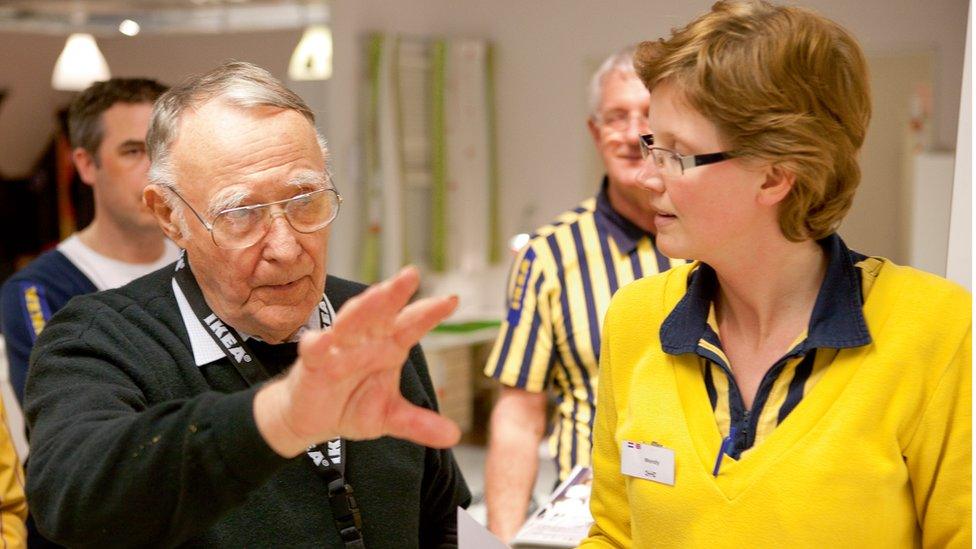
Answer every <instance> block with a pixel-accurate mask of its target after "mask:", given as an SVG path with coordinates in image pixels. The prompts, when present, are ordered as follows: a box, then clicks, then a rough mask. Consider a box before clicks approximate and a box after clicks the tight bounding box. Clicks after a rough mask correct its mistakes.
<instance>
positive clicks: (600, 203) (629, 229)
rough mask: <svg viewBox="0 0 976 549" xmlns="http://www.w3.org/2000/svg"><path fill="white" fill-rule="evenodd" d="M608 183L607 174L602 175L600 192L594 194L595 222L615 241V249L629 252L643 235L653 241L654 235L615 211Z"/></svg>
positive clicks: (625, 252) (635, 247) (635, 246)
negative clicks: (611, 203)
mask: <svg viewBox="0 0 976 549" xmlns="http://www.w3.org/2000/svg"><path fill="white" fill-rule="evenodd" d="M609 184H610V182H609V180H608V179H607V176H603V183H602V184H601V185H600V194H598V195H597V196H596V222H597V224H598V225H600V226H601V227H603V228H605V229H606V230H607V232H609V233H610V236H612V237H613V241H614V242H616V243H617V249H618V250H620V252H621V253H624V254H630V253H631V252H633V251H634V250H635V249H637V244H638V243H639V242H640V240H641V239H642V238H644V237H645V236H646V237H648V238H650V239H651V242H652V243H653V242H654V235H653V234H651V233H649V232H647V231H645V230H644V229H641V228H640V227H638V226H637V225H634V224H633V223H631V222H630V220H629V219H627V218H626V217H624V216H622V215H620V214H619V213H617V211H616V210H614V209H613V206H611V205H610V195H608V194H607V186H608V185H609Z"/></svg>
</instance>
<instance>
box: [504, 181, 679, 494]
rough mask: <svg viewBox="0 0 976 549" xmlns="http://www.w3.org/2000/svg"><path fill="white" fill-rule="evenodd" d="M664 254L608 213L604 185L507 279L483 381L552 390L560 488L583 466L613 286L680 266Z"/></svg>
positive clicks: (523, 254)
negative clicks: (502, 309)
mask: <svg viewBox="0 0 976 549" xmlns="http://www.w3.org/2000/svg"><path fill="white" fill-rule="evenodd" d="M683 263H684V261H683V260H672V259H668V258H667V257H665V256H663V255H662V254H661V253H660V252H658V251H657V248H656V247H655V246H654V238H653V235H651V234H649V233H646V232H644V231H643V230H641V229H640V228H638V227H637V226H635V225H634V224H632V223H631V222H629V221H628V220H627V219H625V218H624V217H622V216H621V215H620V214H618V213H617V212H616V211H614V210H613V209H612V208H611V207H610V201H609V198H608V197H607V191H606V181H604V185H603V189H602V190H601V191H600V193H599V194H598V195H597V196H596V197H594V198H589V199H587V200H585V201H583V202H582V203H581V204H580V205H579V206H578V207H577V208H575V209H573V210H570V211H567V212H565V213H563V214H561V215H560V216H558V217H557V218H556V220H555V221H554V222H553V223H551V224H549V225H546V226H544V227H541V228H540V229H539V230H537V231H536V232H535V234H533V235H532V238H531V239H530V241H529V243H528V244H526V246H525V247H524V248H523V249H522V250H521V251H520V252H519V254H518V256H517V257H516V259H515V262H514V264H513V266H512V271H511V275H510V277H509V281H508V314H507V315H506V317H505V319H504V321H503V322H502V327H501V331H500V333H499V335H498V339H497V341H496V342H495V346H494V348H493V349H492V353H491V356H490V357H489V359H488V363H487V365H486V366H485V374H486V375H488V376H490V377H493V378H495V379H498V380H499V381H500V382H501V383H503V384H504V385H507V386H510V387H516V388H520V389H525V390H527V391H531V392H535V393H538V392H543V391H547V390H550V389H551V390H552V391H553V393H554V394H555V397H556V417H555V418H554V421H553V425H552V430H551V433H550V436H549V448H550V452H551V453H552V455H553V456H555V460H556V465H557V468H558V470H559V478H560V480H563V479H565V477H566V475H567V474H568V473H569V471H570V470H572V468H573V466H574V465H577V464H580V465H589V463H590V446H591V440H592V439H591V433H592V430H593V414H594V405H595V400H596V383H597V367H598V365H599V361H600V329H601V327H602V325H603V316H604V314H605V313H606V311H607V307H608V306H609V305H610V298H611V296H613V294H614V292H616V291H617V288H620V287H623V286H624V285H626V284H628V283H630V282H632V281H633V280H636V279H638V278H641V277H643V276H647V275H652V274H657V273H659V272H661V271H664V270H666V269H668V268H670V267H671V266H672V265H677V264H683Z"/></svg>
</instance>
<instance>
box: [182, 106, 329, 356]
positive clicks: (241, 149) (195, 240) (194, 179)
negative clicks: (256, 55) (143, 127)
mask: <svg viewBox="0 0 976 549" xmlns="http://www.w3.org/2000/svg"><path fill="white" fill-rule="evenodd" d="M172 164H173V167H174V171H175V174H174V175H175V178H176V181H177V187H178V189H179V190H180V193H181V194H182V196H183V198H184V199H185V200H186V201H187V202H188V203H189V204H191V205H192V206H193V208H194V209H196V210H197V211H198V212H200V215H201V216H203V218H204V219H205V220H207V221H208V222H210V223H212V222H213V218H214V216H215V215H216V213H217V212H219V211H221V210H224V209H227V208H230V207H235V206H246V205H249V204H263V203H267V202H273V201H276V200H284V199H287V198H291V197H293V196H296V195H298V194H301V193H303V192H308V191H311V190H315V187H316V185H317V184H319V185H325V184H326V180H325V159H324V157H323V153H322V150H321V149H320V147H319V143H318V140H317V139H316V134H315V130H314V129H313V127H312V125H311V124H310V123H309V122H308V121H307V120H306V119H305V118H304V117H303V116H302V115H300V114H299V113H297V112H294V111H290V110H281V109H276V108H270V107H261V108H257V109H248V110H244V109H240V108H237V107H233V106H229V105H226V104H224V103H222V102H220V101H211V102H209V103H206V104H204V105H203V106H202V107H200V108H198V109H196V110H188V111H187V112H186V114H184V115H183V117H182V119H181V124H180V130H179V135H178V137H177V141H176V142H175V143H174V144H173V147H172ZM184 217H185V218H186V221H187V223H186V224H187V226H188V229H189V231H190V234H189V235H182V237H181V238H177V239H176V240H177V244H179V245H180V246H181V247H183V248H185V249H186V251H187V255H188V257H189V259H190V265H191V267H192V269H193V274H194V275H195V277H196V279H197V281H198V282H199V283H200V287H201V289H202V290H203V294H204V296H205V297H206V300H207V303H208V304H209V305H210V307H211V308H212V309H213V310H214V312H215V313H217V315H218V316H219V317H220V318H222V319H223V320H224V321H226V322H228V323H229V324H230V325H232V326H234V327H235V328H237V329H238V330H239V331H242V332H245V333H248V334H252V335H256V336H259V337H261V338H262V339H264V340H265V341H268V342H271V343H276V342H279V341H282V340H285V339H287V338H288V337H289V336H291V335H292V334H293V333H295V331H296V330H298V328H299V327H301V326H302V325H303V324H304V323H305V321H306V320H307V318H308V316H309V314H310V313H311V312H312V310H313V308H314V307H315V306H316V304H317V303H318V301H319V300H320V299H321V297H322V289H323V287H324V283H325V272H326V271H325V263H326V252H327V248H328V237H329V230H328V228H326V229H323V230H321V231H317V232H315V233H311V234H302V233H299V232H296V231H295V230H294V229H293V228H292V227H291V226H290V225H289V224H288V221H287V220H286V219H285V218H284V217H283V216H277V217H273V218H272V222H271V227H270V229H269V230H268V232H267V234H265V235H264V237H263V238H262V239H261V240H260V241H258V243H256V244H254V245H253V246H250V247H247V248H243V249H236V250H228V249H224V248H218V247H217V246H216V245H214V242H213V240H212V239H211V237H210V234H209V233H208V231H207V229H206V228H205V227H203V225H202V224H201V223H200V222H199V221H198V220H196V219H192V218H193V217H194V216H193V213H192V212H190V211H185V212H184Z"/></svg>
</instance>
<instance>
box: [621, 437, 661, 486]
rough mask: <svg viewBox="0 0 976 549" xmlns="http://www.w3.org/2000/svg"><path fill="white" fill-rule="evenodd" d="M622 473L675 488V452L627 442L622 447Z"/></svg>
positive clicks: (651, 445) (654, 446)
mask: <svg viewBox="0 0 976 549" xmlns="http://www.w3.org/2000/svg"><path fill="white" fill-rule="evenodd" d="M620 472H621V473H623V474H625V475H629V476H632V477H637V478H642V479H645V480H653V481H654V482H660V483H661V484H667V485H668V486H674V450H672V449H670V448H665V447H664V446H657V445H654V444H646V443H641V442H628V441H626V440H625V441H624V442H623V443H622V444H621V445H620Z"/></svg>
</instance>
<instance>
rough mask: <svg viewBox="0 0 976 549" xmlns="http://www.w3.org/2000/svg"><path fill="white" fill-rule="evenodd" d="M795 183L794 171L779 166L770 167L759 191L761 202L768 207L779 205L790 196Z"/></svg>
mask: <svg viewBox="0 0 976 549" xmlns="http://www.w3.org/2000/svg"><path fill="white" fill-rule="evenodd" d="M794 183H796V174H794V173H793V172H792V171H790V170H787V169H786V168H784V167H783V166H779V165H775V166H770V167H769V169H768V170H767V172H766V180H765V181H763V184H762V186H761V187H760V189H759V200H760V202H761V203H762V204H765V205H767V206H775V205H776V204H779V203H780V202H782V201H783V199H785V198H786V196H787V195H788V194H790V189H792V188H793V184H794Z"/></svg>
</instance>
